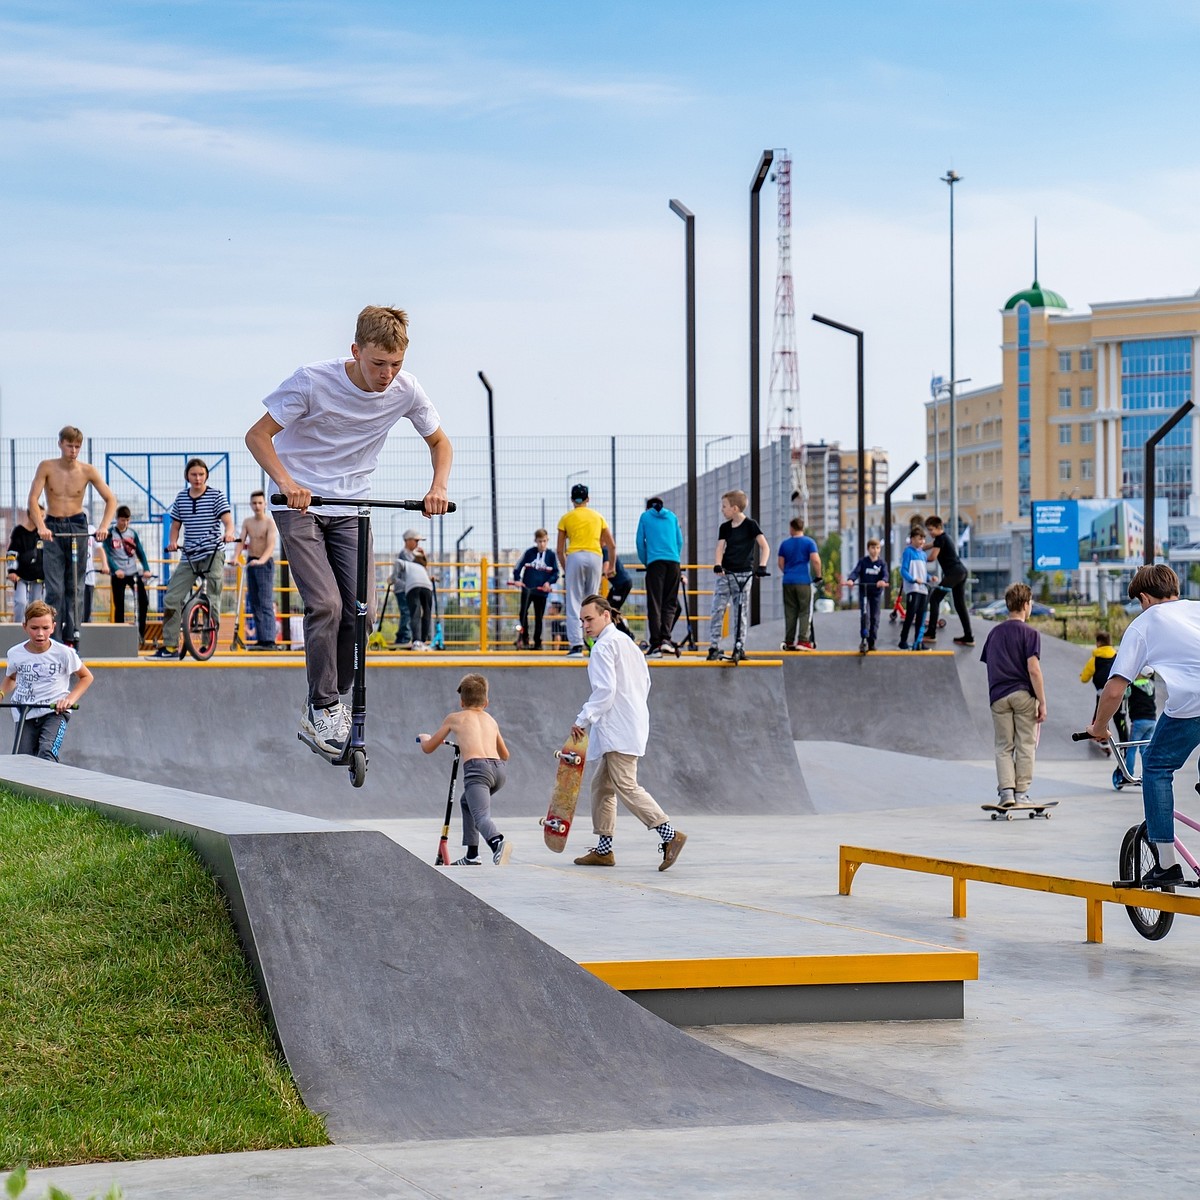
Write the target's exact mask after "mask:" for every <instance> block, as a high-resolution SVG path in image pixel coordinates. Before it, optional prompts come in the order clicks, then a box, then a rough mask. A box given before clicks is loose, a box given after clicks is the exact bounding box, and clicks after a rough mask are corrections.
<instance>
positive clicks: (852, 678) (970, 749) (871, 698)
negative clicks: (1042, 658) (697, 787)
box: [783, 650, 989, 760]
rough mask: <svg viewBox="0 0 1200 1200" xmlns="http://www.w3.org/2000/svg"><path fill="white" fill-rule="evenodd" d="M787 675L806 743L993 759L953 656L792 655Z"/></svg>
mask: <svg viewBox="0 0 1200 1200" xmlns="http://www.w3.org/2000/svg"><path fill="white" fill-rule="evenodd" d="M783 675H784V680H785V683H786V686H787V704H788V714H789V716H790V719H791V728H792V737H793V738H794V739H795V740H796V741H798V742H852V743H854V744H855V745H857V746H870V747H872V748H874V749H876V750H896V751H899V752H901V753H903V754H920V755H923V756H926V757H929V758H940V759H948V760H964V759H966V760H975V759H980V758H986V757H987V755H988V753H989V749H988V743H986V742H985V741H984V740H983V738H982V736H981V733H980V730H979V728H978V727H977V726H976V724H975V722H974V720H973V719H972V716H971V711H970V709H969V708H968V706H967V702H966V698H965V696H964V695H963V685H962V681H961V679H960V676H959V672H958V668H957V667H956V665H955V656H954V655H953V654H950V653H948V652H944V651H933V652H928V653H911V652H910V653H903V652H901V651H898V650H897V651H891V652H876V653H875V654H867V655H861V654H859V653H857V651H854V652H851V651H836V650H835V651H828V652H827V651H821V650H817V651H814V652H812V653H806V654H788V655H785V656H784V664H783ZM984 701H985V704H986V701H987V689H986V681H985V688H984Z"/></svg>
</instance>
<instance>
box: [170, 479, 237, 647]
mask: <svg viewBox="0 0 1200 1200" xmlns="http://www.w3.org/2000/svg"><path fill="white" fill-rule="evenodd" d="M183 474H184V478H185V479H186V480H187V482H188V486H187V487H185V488H184V489H183V491H181V492H180V493H179V495H178V496H176V497H175V500H174V503H172V505H171V534H170V539H169V541H168V544H167V550H168V551H170V552H172V553H174V552H175V551H176V550H178V549H179V532H180V530H181V529H182V530H183V557H182V558H181V559H180V560H179V562H177V563H176V564H175V566H174V568H173V569H172V571H171V582H170V583H168V584H167V591H166V595H165V596H163V644H162V645H161V646H159V648H158V649H157V650H156V651H155V652H154V653H153V654H152V655H151V658H176V657H178V654H179V649H178V647H179V626H180V618H181V614H182V610H183V605H184V603H185V602H186V600H187V598H188V595H189V594H190V593H191V590H192V584H193V583H194V582H195V581H196V580H197V579H198V578H199V577H200V576H201V575H203V576H205V578H206V579H207V581H208V595H209V598H210V599H211V600H212V603H213V611H214V612H218V613H219V612H220V611H221V583H222V581H223V577H224V574H225V550H224V543H225V542H236V541H237V540H238V535H237V533H236V531H235V530H234V528H233V510H232V509H231V508H230V507H229V501H228V500H226V499H225V496H224V494H223V493H222V492H220V491H219V490H218V489H217V488H214V487H209V486H208V463H206V462H205V461H204V459H202V458H189V459H188V464H187V467H186V468H185V469H184V473H183Z"/></svg>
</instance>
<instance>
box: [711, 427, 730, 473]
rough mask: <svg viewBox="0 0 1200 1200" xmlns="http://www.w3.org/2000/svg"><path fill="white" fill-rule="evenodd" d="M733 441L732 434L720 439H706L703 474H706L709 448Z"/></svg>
mask: <svg viewBox="0 0 1200 1200" xmlns="http://www.w3.org/2000/svg"><path fill="white" fill-rule="evenodd" d="M732 439H733V434H732V433H727V434H725V435H724V436H722V437H715V438H708V439H706V440H705V443H704V473H705V475H707V474H708V448H709V446H719V445H720V444H721V443H722V442H728V441H731V440H732Z"/></svg>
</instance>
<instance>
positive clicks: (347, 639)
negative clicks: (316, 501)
mask: <svg viewBox="0 0 1200 1200" xmlns="http://www.w3.org/2000/svg"><path fill="white" fill-rule="evenodd" d="M274 517H275V525H276V528H277V529H278V530H279V537H280V539H281V541H282V542H283V550H284V556H285V557H286V558H287V562H288V566H289V568H290V569H291V573H292V579H293V580H294V581H295V584H296V588H297V590H298V591H299V593H300V599H301V601H303V603H304V664H305V667H306V668H307V669H308V699H309V702H310V703H311V704H312V705H313V706H314V707H317V708H328V707H329V706H330V705H331V704H336V703H337V702H338V700H339V698H340V697H341V696H344V695H345V694H346V693H347V692H348V691H349V690H350V686H351V684H352V683H353V682H354V606H355V594H354V593H355V585H356V583H357V580H358V517H357V516H347V517H325V516H318V515H317V514H316V513H302V512H298V511H297V510H296V509H292V508H289V509H284V510H281V511H279V512H276V513H275V514H274ZM373 545H374V543H373V541H372V542H371V544H370V545H368V550H370V549H371V548H372V546H373ZM372 562H374V559H373V558H372ZM374 575H375V572H374V568H372V570H371V572H370V578H371V580H372V583H373V580H374ZM374 593H375V588H374V586H371V587H369V588H368V594H367V605H368V613H367V624H368V625H371V624H373V623H374V619H375V618H374V613H373V611H372V610H373V609H374V607H375V595H374Z"/></svg>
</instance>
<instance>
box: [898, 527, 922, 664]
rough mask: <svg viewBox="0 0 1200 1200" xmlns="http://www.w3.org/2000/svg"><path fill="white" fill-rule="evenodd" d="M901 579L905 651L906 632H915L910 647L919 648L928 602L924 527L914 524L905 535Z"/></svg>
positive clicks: (902, 644)
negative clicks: (906, 543)
mask: <svg viewBox="0 0 1200 1200" xmlns="http://www.w3.org/2000/svg"><path fill="white" fill-rule="evenodd" d="M900 578H901V580H903V583H904V624H903V626H902V627H901V629H900V649H901V650H908V649H910V646H909V644H908V631H909V629H912V630H913V632H914V633H915V634H916V641H915V643H914V644H913V645H912V646H911V649H913V650H920V649H921V648H922V647H921V630H922V627H923V626H924V624H925V606H926V605H927V604H928V603H929V584H928V579H929V565H928V562H927V561H926V558H925V530H924V529H922V528H921V526H920V525H914V526H913V528H912V532H911V533H909V535H908V545H907V546H905V547H904V555H903V557H902V558H901V559H900Z"/></svg>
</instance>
